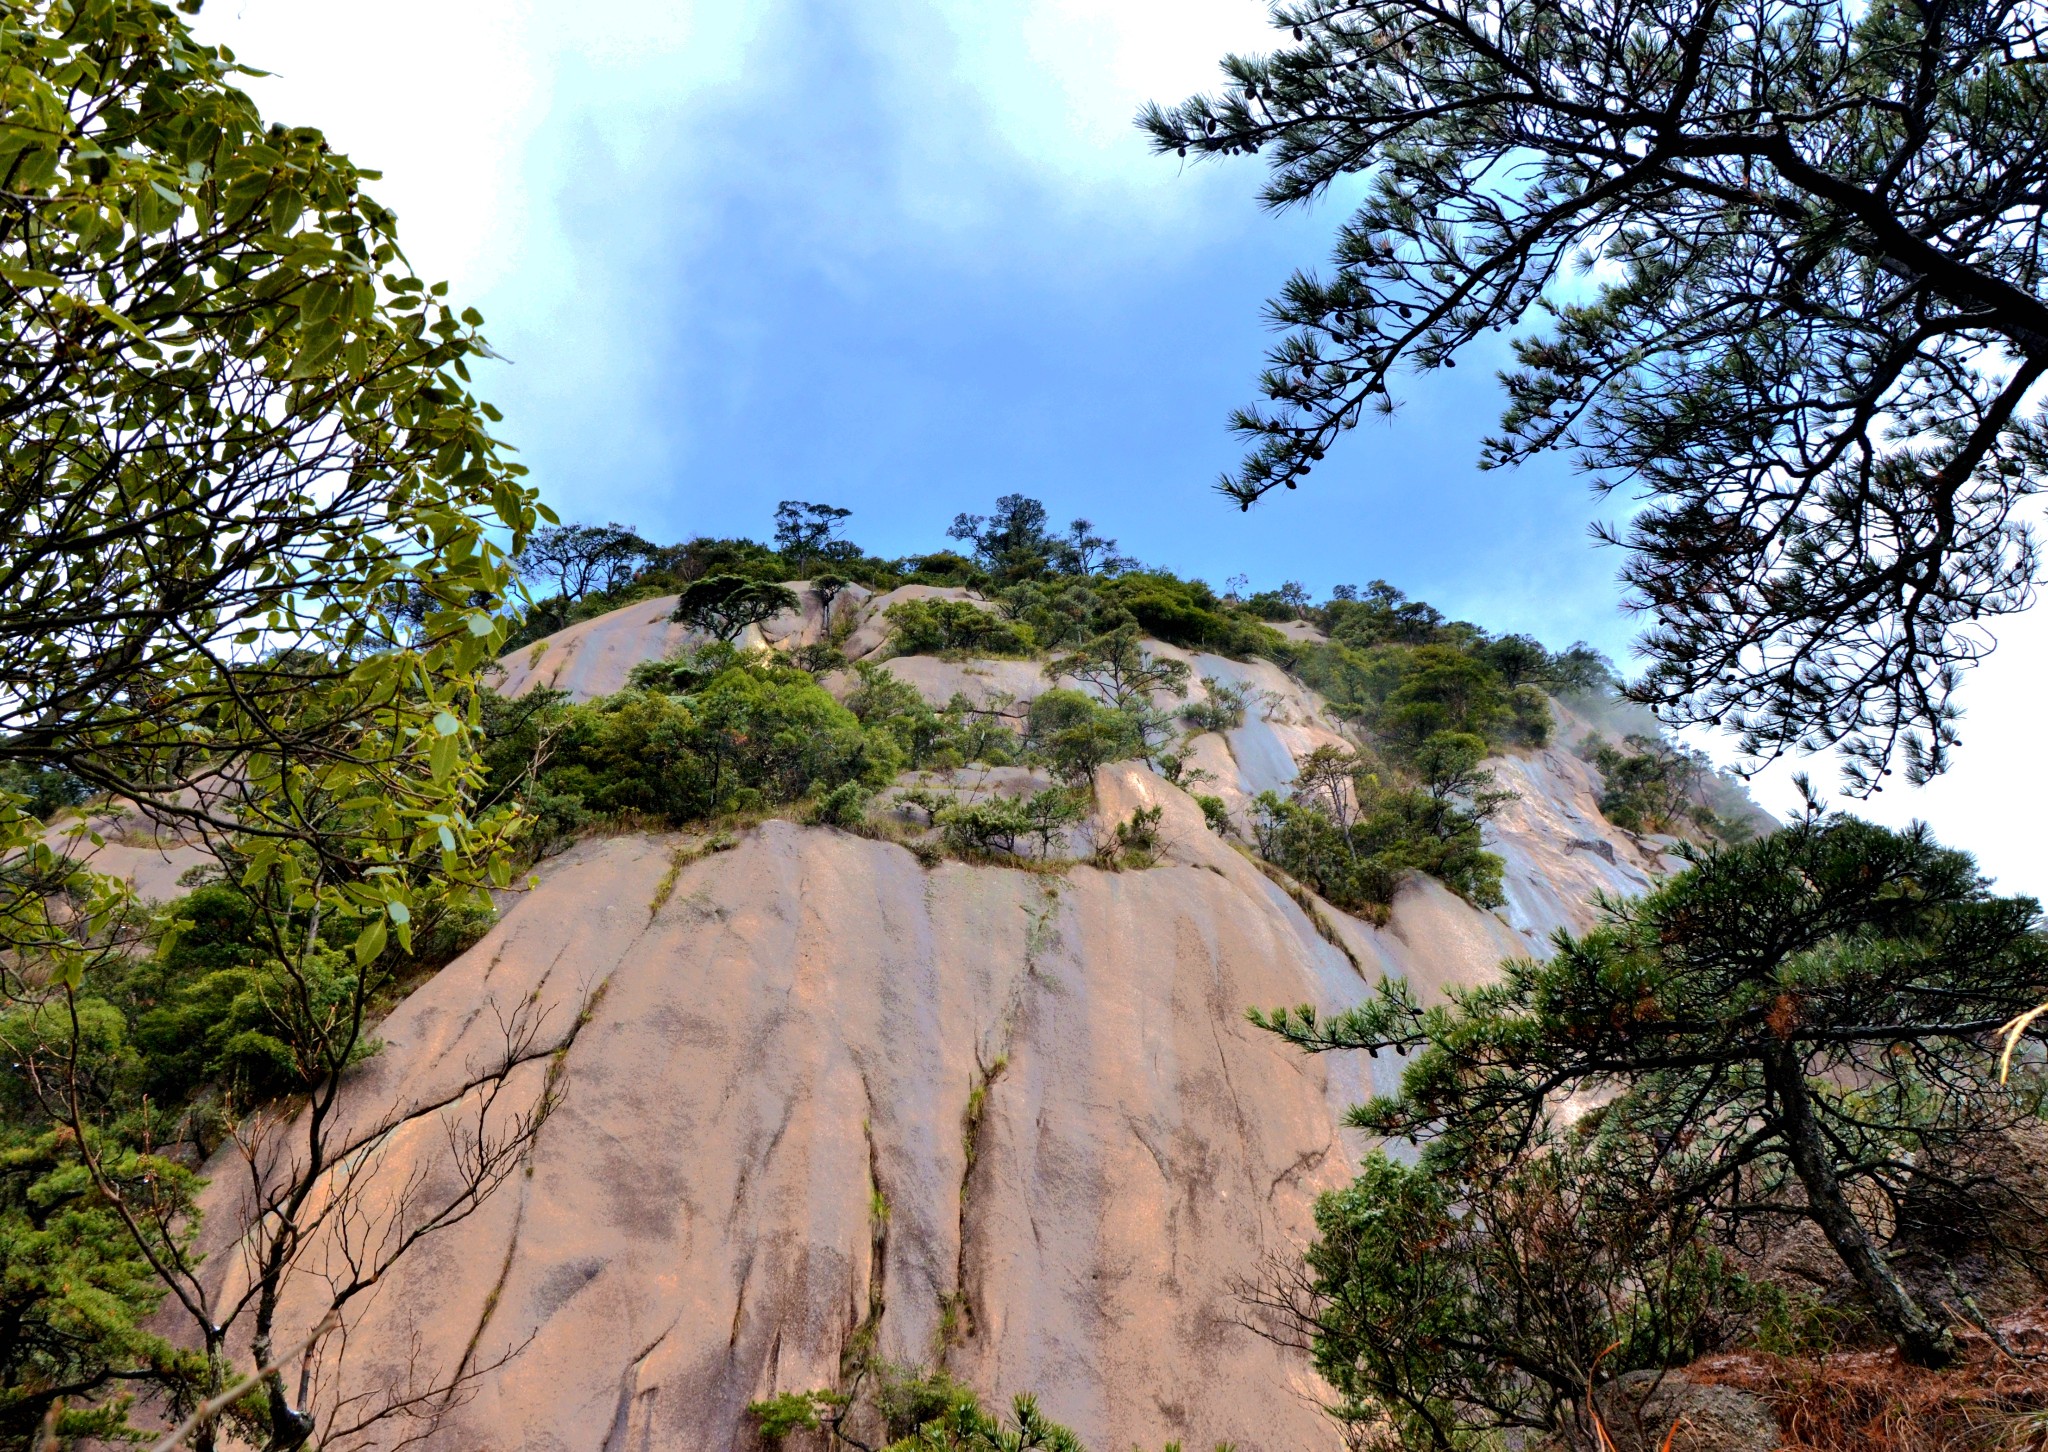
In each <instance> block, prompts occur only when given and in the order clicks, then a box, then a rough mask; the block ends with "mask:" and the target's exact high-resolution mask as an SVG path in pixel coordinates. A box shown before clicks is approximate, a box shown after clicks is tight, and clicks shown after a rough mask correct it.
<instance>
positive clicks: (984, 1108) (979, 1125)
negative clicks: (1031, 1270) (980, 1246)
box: [939, 1049, 1010, 1352]
mask: <svg viewBox="0 0 2048 1452" xmlns="http://www.w3.org/2000/svg"><path fill="white" fill-rule="evenodd" d="M1009 1063H1010V1056H1009V1055H1008V1054H1007V1053H1001V1054H998V1055H996V1056H995V1058H993V1059H990V1060H986V1061H984V1060H983V1059H982V1058H981V1054H980V1050H979V1049H977V1050H976V1051H975V1072H974V1081H973V1083H972V1085H971V1086H970V1087H969V1089H968V1091H967V1109H966V1112H965V1113H964V1114H963V1115H962V1116H961V1130H960V1146H961V1150H962V1152H963V1158H964V1161H965V1163H964V1164H963V1165H962V1167H961V1170H960V1227H959V1248H958V1250H957V1252H956V1257H955V1260H954V1265H953V1294H952V1296H951V1297H950V1299H949V1304H948V1305H946V1306H945V1307H944V1308H943V1310H942V1314H941V1316H940V1322H939V1334H940V1338H941V1341H942V1343H943V1346H942V1352H943V1349H944V1348H945V1347H950V1346H952V1345H953V1344H955V1343H956V1342H959V1341H964V1340H967V1339H969V1338H971V1337H972V1336H973V1335H974V1330H975V1327H974V1297H973V1294H972V1293H971V1292H970V1291H969V1290H968V1274H969V1267H968V1248H969V1242H970V1236H969V1226H968V1215H969V1213H970V1212H971V1210H972V1208H973V1189H974V1167H975V1165H976V1164H977V1163H978V1162H979V1161H980V1158H981V1148H982V1144H981V1141H982V1130H983V1127H984V1126H985V1125H986V1124H987V1122H988V1100H989V1092H990V1091H991V1090H992V1089H993V1088H994V1087H995V1082H996V1080H997V1079H998V1078H999V1077H1001V1075H1002V1072H1003V1070H1004V1069H1006V1068H1008V1067H1009Z"/></svg>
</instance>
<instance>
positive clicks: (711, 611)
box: [669, 575, 804, 644]
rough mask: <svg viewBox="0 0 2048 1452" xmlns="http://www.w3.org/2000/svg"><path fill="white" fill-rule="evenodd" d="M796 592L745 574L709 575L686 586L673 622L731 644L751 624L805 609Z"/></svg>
mask: <svg viewBox="0 0 2048 1452" xmlns="http://www.w3.org/2000/svg"><path fill="white" fill-rule="evenodd" d="M803 603H804V602H803V601H801V600H799V599H798V598H797V595H796V591H794V590H791V589H789V588H788V587H787V586H783V585H776V584H771V583H770V582H768V581H766V580H751V579H748V578H746V577H745V576H743V575H706V576H705V577H704V578H703V579H701V580H692V581H691V582H690V583H689V584H687V585H685V586H684V587H683V589H682V593H681V594H680V595H679V596H678V597H677V598H676V608H675V611H674V613H673V614H672V615H670V616H669V618H670V619H671V620H680V621H681V622H682V623H683V624H685V625H687V626H689V627H690V628H691V629H692V630H699V631H702V632H703V633H704V634H706V635H709V636H710V637H712V638H713V639H714V640H721V641H725V642H726V643H728V644H730V643H731V642H732V641H734V640H737V639H738V638H739V636H740V633H741V632H742V631H744V630H745V629H746V628H747V627H748V626H749V625H759V624H760V623H761V622H762V621H764V620H773V619H774V618H775V617H776V616H778V615H781V614H784V613H786V612H790V611H796V610H801V609H803Z"/></svg>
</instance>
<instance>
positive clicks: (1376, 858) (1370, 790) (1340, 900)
mask: <svg viewBox="0 0 2048 1452" xmlns="http://www.w3.org/2000/svg"><path fill="white" fill-rule="evenodd" d="M1485 754H1486V743H1485V742H1484V741H1483V740H1482V739H1480V738H1479V737H1477V736H1473V735H1469V734H1463V733H1458V732H1439V733H1437V734H1436V735H1434V736H1431V737H1430V738H1429V739H1428V740H1426V741H1425V742H1423V743H1422V745H1421V746H1420V747H1418V748H1417V749H1416V750H1415V752H1414V753H1413V760H1412V763H1411V765H1409V766H1408V767H1405V768H1404V767H1396V766H1394V765H1391V764H1390V763H1388V762H1387V761H1385V760H1383V759H1381V758H1379V757H1376V756H1374V755H1372V754H1370V753H1366V752H1357V751H1347V750H1343V749H1340V748H1337V747H1330V746H1325V747H1319V748H1317V749H1316V750H1315V751H1312V752H1310V753H1309V754H1308V755H1307V756H1304V757H1303V758H1301V760H1300V761H1299V762H1298V763H1297V767H1296V771H1297V774H1296V777H1295V784H1294V789H1293V791H1292V793H1291V794H1290V795H1288V796H1286V797H1282V796H1280V795H1279V794H1278V793H1275V792H1262V793H1260V795H1259V796H1258V797H1257V798H1256V799H1254V801H1253V803H1252V813H1253V820H1252V830H1253V839H1254V841H1255V843H1256V844H1257V847H1258V851H1259V855H1260V856H1261V857H1264V858H1265V859H1266V860H1267V861H1268V862H1271V863H1273V864H1274V865H1275V866H1277V867H1279V868H1281V869H1282V870H1283V871H1285V872H1286V873H1287V874H1288V875H1289V876H1291V877H1293V878H1295V879H1296V880H1297V881H1300V882H1302V883H1305V884H1306V885H1308V886H1309V887H1312V888H1314V889H1315V890H1316V892H1318V893H1319V894H1321V895H1322V896H1323V897H1325V898H1327V899H1328V900H1329V901H1330V902H1332V903H1333V904H1335V905H1336V906H1338V907H1341V908H1345V909H1347V910H1349V911H1354V912H1360V913H1363V914H1364V915H1366V916H1367V917H1371V918H1375V919H1378V918H1381V917H1383V916H1384V914H1385V910H1386V908H1387V906H1388V905H1389V904H1390V903H1392V902H1393V900H1394V892H1395V890H1396V889H1397V888H1399V886H1400V885H1401V880H1402V878H1403V877H1404V876H1405V875H1407V874H1408V873H1410V872H1421V873H1425V874H1427V875H1428V876H1431V877H1434V878H1436V879H1437V880H1438V881H1440V882H1442V883H1443V884H1444V885H1445V886H1446V887H1449V888H1450V889H1451V890H1452V891H1453V892H1456V893H1458V894H1459V895H1460V896H1462V897H1464V898H1466V899H1468V900H1469V901H1471V902H1474V903H1476V904H1478V905H1479V906H1481V907H1497V906H1499V905H1500V903H1501V902H1502V901H1503V900H1504V899H1503V897H1502V893H1501V860H1500V858H1499V857H1497V856H1495V855H1494V854H1493V853H1491V852H1488V851H1487V850H1486V849H1485V843H1484V837H1483V835H1482V824H1483V823H1484V822H1485V821H1486V819H1487V818H1489V817H1491V816H1492V815H1493V814H1494V813H1495V812H1496V811H1498V810H1499V809H1500V807H1501V806H1502V805H1503V804H1505V803H1506V802H1507V801H1508V800H1510V799H1511V797H1512V793H1507V792H1500V791H1496V790H1495V789H1494V786H1493V774H1492V773H1491V772H1488V771H1484V770H1482V769H1481V767H1480V765H1479V763H1480V762H1481V760H1482V759H1484V757H1485Z"/></svg>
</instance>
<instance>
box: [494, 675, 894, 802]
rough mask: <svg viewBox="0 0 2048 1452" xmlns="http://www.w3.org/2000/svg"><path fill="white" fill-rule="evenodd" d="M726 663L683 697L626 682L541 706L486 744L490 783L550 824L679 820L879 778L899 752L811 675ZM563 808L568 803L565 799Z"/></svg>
mask: <svg viewBox="0 0 2048 1452" xmlns="http://www.w3.org/2000/svg"><path fill="white" fill-rule="evenodd" d="M716 659H718V660H719V661H722V662H724V664H723V665H722V667H721V668H719V669H717V670H715V671H714V673H713V674H711V675H710V676H709V677H708V678H707V679H702V680H699V679H697V678H696V672H695V671H693V670H692V669H690V668H688V666H687V665H684V666H681V667H678V671H677V679H680V680H682V681H684V682H687V683H689V684H690V687H691V688H690V689H689V690H687V691H685V692H683V693H681V694H673V695H672V694H668V693H666V692H662V691H657V690H626V691H621V692H620V693H619V694H617V695H615V696H608V697H604V698H602V699H599V700H596V701H591V702H588V703H586V704H583V705H578V706H564V705H561V704H559V703H555V704H550V705H548V706H546V707H544V708H542V709H541V710H539V711H538V712H536V713H535V714H534V716H533V717H532V718H530V720H529V721H528V722H527V723H526V724H525V725H523V726H522V728H521V730H520V731H519V732H517V733H515V734H513V735H511V736H508V737H507V738H506V740H505V741H504V742H503V743H501V744H500V745H499V746H498V747H497V748H496V749H495V755H494V758H493V766H494V768H495V769H494V775H493V781H494V784H495V785H497V786H498V787H499V789H500V790H503V791H505V792H506V793H507V794H509V795H512V796H516V797H518V798H520V799H521V800H522V801H525V802H527V803H528V804H529V806H531V807H533V808H534V809H535V810H536V812H537V813H540V814H546V813H553V814H555V816H556V818H557V819H558V820H562V819H571V818H572V814H573V815H574V816H587V815H588V814H593V813H594V814H600V815H617V814H620V813H628V812H630V813H638V814H641V815H644V816H648V817H652V818H655V819H657V820H660V821H663V822H667V823H670V824H680V823H683V822H687V821H691V820H694V819H697V818H701V817H708V816H715V815H717V814H719V813H723V812H732V811H752V810H757V809H759V808H762V807H772V806H779V805H782V804H785V803H788V802H793V801H796V800H797V799H798V798H800V797H803V796H806V795H808V794H811V793H814V792H816V793H826V792H830V791H832V790H833V789H834V788H836V787H839V786H842V785H844V784H847V783H858V784H860V785H862V786H864V787H867V788H870V789H872V788H876V787H880V786H883V785H886V784H887V783H888V782H889V780H890V779H891V778H892V777H894V775H895V773H896V772H897V771H898V770H899V769H900V767H901V766H902V762H903V752H902V749H901V748H900V747H899V746H898V744H897V741H896V738H895V737H894V736H893V735H891V734H890V733H889V732H888V731H886V730H881V729H873V728H870V727H868V726H865V725H863V724H862V722H861V721H860V720H859V718H857V717H856V716H855V715H854V714H853V713H852V712H851V711H849V710H848V709H847V708H846V707H844V706H842V705H840V704H839V702H837V701H835V700H833V699H832V697H831V695H830V694H829V693H827V692H826V691H825V689H824V688H823V687H822V686H820V685H818V683H817V682H816V681H814V680H813V679H812V678H811V677H810V676H809V675H807V674H806V673H804V672H803V671H800V670H797V669H795V668H793V667H790V666H785V665H780V664H777V663H775V662H774V661H772V660H767V659H762V658H741V657H738V656H733V655H729V654H728V655H723V656H717V657H716ZM567 804H573V806H571V805H567Z"/></svg>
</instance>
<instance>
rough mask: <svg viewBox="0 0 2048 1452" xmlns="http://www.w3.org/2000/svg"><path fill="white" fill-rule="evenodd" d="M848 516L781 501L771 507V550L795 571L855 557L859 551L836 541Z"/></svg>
mask: <svg viewBox="0 0 2048 1452" xmlns="http://www.w3.org/2000/svg"><path fill="white" fill-rule="evenodd" d="M852 514H853V511H852V510H851V509H841V508H839V507H838V506H837V505H832V504H807V503H805V502H804V501H803V500H801V499H785V500H783V501H782V502H781V503H780V504H778V505H776V506H775V548H776V549H777V550H779V551H780V552H781V554H782V557H783V559H785V560H786V561H788V562H789V564H790V565H791V567H793V568H795V569H799V570H801V569H805V568H807V567H809V566H810V565H812V564H815V563H816V562H818V561H819V560H835V561H836V560H843V559H845V558H846V557H847V556H849V555H852V556H858V555H859V554H860V551H859V550H858V549H856V548H854V547H853V546H852V545H850V544H848V543H847V542H846V541H845V540H843V539H841V538H840V533H841V531H843V530H844V529H845V528H846V521H847V520H848V519H849V518H850V517H851V516H852Z"/></svg>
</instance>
